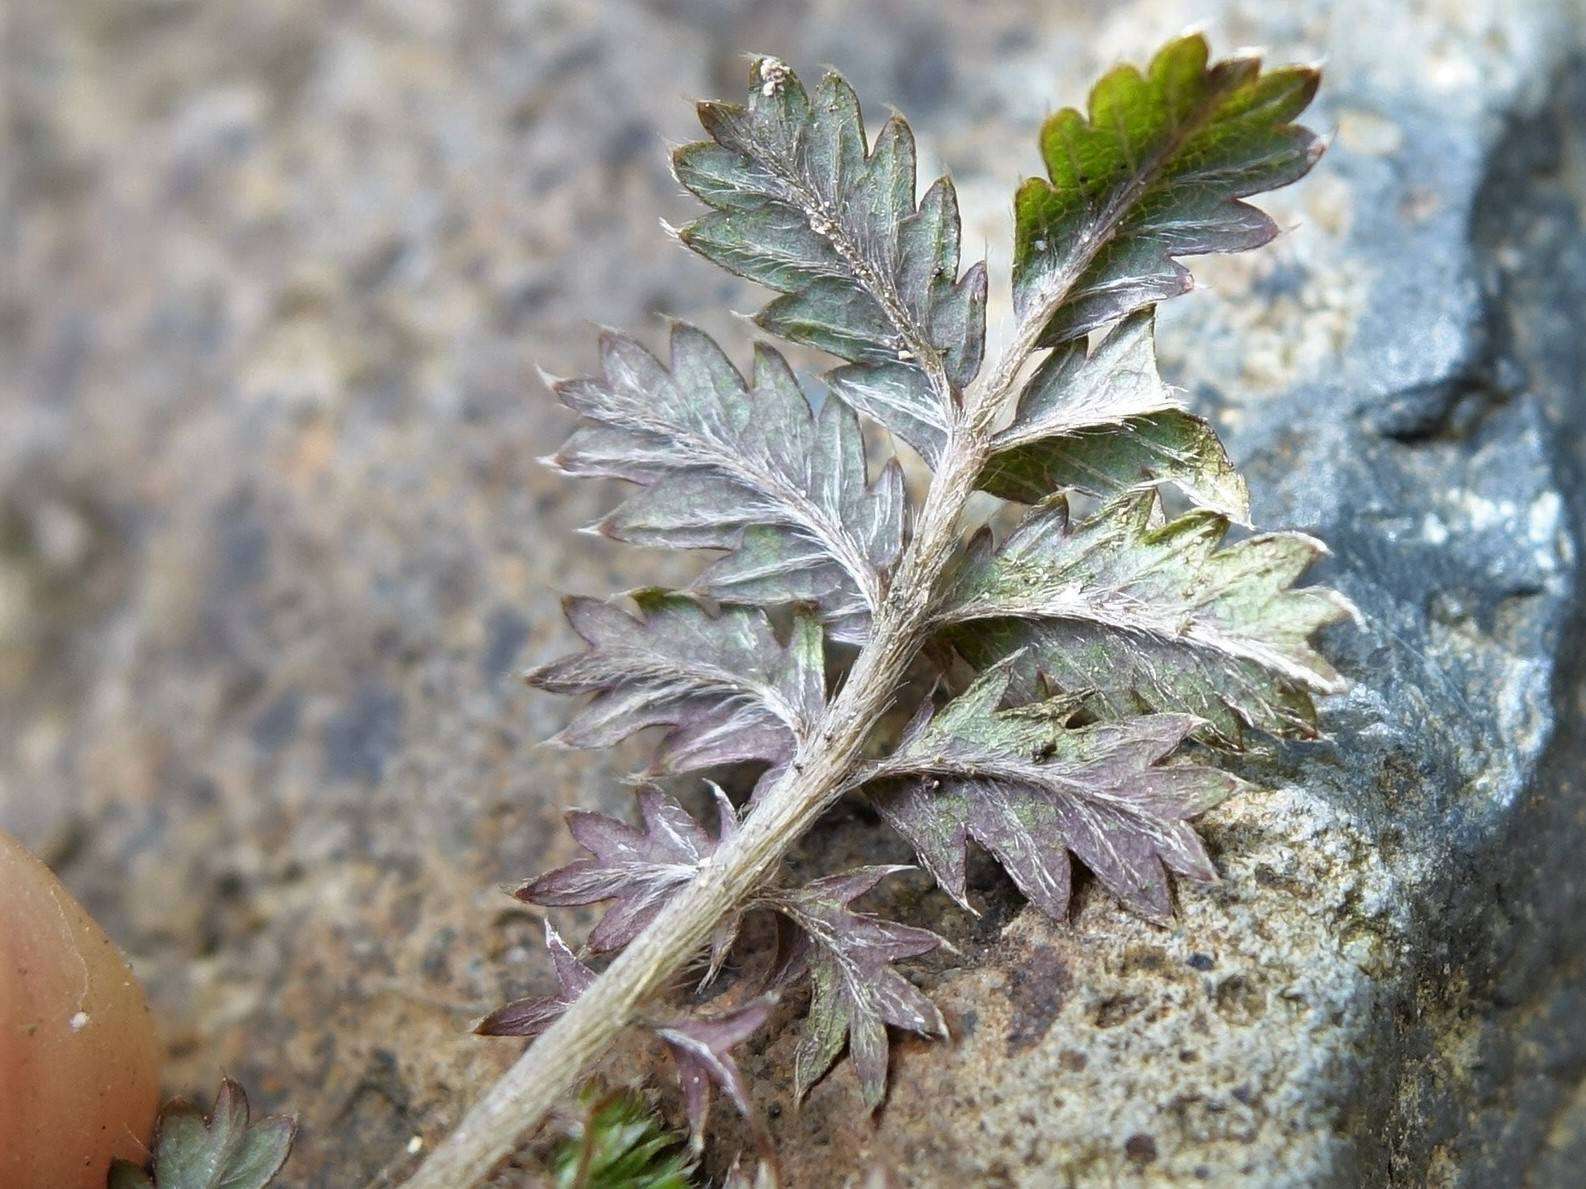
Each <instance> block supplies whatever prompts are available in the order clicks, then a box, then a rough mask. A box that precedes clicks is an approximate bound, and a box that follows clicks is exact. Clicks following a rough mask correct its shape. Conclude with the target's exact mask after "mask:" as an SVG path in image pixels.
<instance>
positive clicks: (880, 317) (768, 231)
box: [672, 58, 986, 457]
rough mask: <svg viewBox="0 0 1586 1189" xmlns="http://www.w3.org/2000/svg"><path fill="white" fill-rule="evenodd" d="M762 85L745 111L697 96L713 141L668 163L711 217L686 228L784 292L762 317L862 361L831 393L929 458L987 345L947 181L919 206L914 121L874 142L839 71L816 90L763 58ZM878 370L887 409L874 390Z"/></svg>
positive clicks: (706, 248) (713, 253) (897, 124)
mask: <svg viewBox="0 0 1586 1189" xmlns="http://www.w3.org/2000/svg"><path fill="white" fill-rule="evenodd" d="M751 84H752V89H751V91H750V93H749V98H748V101H747V103H745V104H735V103H716V102H706V103H701V104H700V105H699V117H700V122H701V123H702V124H703V125H704V126H705V130H706V131H707V132H708V133H709V134H710V136H711V138H712V139H711V140H709V141H701V142H698V143H695V144H690V145H684V146H683V147H682V148H680V149H678V150H677V151H676V152H675V153H674V154H673V158H672V166H673V171H674V172H675V173H676V175H677V178H678V180H679V181H680V182H681V183H682V184H683V185H684V186H685V187H687V188H688V189H689V190H690V191H692V192H693V193H694V194H695V195H697V196H698V197H699V198H700V199H701V200H702V201H704V202H705V203H706V204H707V205H708V206H710V207H711V208H712V210H711V212H710V213H709V214H707V215H705V216H704V217H703V218H701V219H699V220H697V221H695V222H693V223H691V224H689V225H688V226H687V227H685V228H683V229H682V231H681V232H680V233H679V234H680V236H681V238H682V240H683V242H684V243H685V244H687V245H688V246H689V247H691V248H693V249H694V250H695V251H697V252H699V253H700V254H701V255H703V256H705V257H706V258H708V259H710V260H712V261H714V262H715V263H717V264H719V265H721V266H722V267H723V268H726V269H728V270H729V271H731V272H734V273H737V274H738V275H739V276H743V277H747V278H748V279H750V280H752V281H757V282H759V283H760V284H762V285H765V286H767V287H769V288H771V289H775V290H777V291H778V292H780V293H781V294H782V296H781V297H779V298H777V299H776V300H775V301H773V302H772V303H771V304H770V305H768V306H767V307H766V308H765V309H764V310H762V311H761V312H760V314H759V315H758V316H757V318H756V321H757V322H758V323H759V324H760V325H761V326H762V327H764V328H765V329H767V330H769V331H771V332H772V333H774V334H777V335H780V336H782V337H783V338H786V339H789V340H791V341H793V342H798V343H807V344H809V345H811V346H815V347H819V348H821V349H822V350H825V351H829V352H831V353H832V354H834V355H837V356H838V357H840V358H842V359H846V360H850V361H852V366H850V367H846V368H842V369H840V370H839V371H838V372H836V373H835V374H834V377H833V387H834V389H835V390H836V391H838V392H840V393H842V394H843V396H844V399H847V400H851V401H852V402H853V403H854V404H855V406H856V407H857V408H859V409H860V410H861V411H863V412H866V413H868V414H871V415H873V416H875V417H876V418H877V419H878V420H880V421H882V422H883V423H884V424H886V425H887V426H888V427H889V428H891V429H893V430H894V431H895V432H897V433H898V434H900V435H901V436H903V437H904V438H905V439H906V440H908V441H910V442H911V443H912V444H914V445H916V446H917V447H920V448H921V450H922V452H923V453H926V454H927V456H928V457H930V456H931V451H932V449H933V443H934V442H935V440H936V438H935V435H937V434H939V433H940V431H941V430H942V429H943V428H944V427H945V426H946V425H947V424H948V423H949V421H950V420H951V417H952V414H953V407H954V404H955V400H956V394H957V392H958V391H959V390H960V389H961V388H962V387H963V386H964V385H966V384H967V383H968V382H969V381H970V380H971V379H973V378H974V376H975V374H976V373H977V372H978V371H979V369H980V362H981V353H982V350H983V347H984V341H985V317H986V271H985V266H984V265H983V264H977V265H975V266H974V267H973V268H971V269H970V270H969V271H968V272H967V273H965V274H964V276H963V277H962V278H960V277H959V275H958V266H959V219H958V199H957V196H956V194H955V193H954V190H953V186H952V183H951V182H950V181H948V180H947V179H946V178H942V179H940V180H938V181H937V182H936V183H935V184H933V185H932V186H931V187H930V188H929V189H928V190H927V191H926V193H925V196H924V197H923V198H922V199H921V200H920V202H919V205H918V206H916V205H915V150H914V136H913V133H911V132H910V131H909V126H908V125H907V124H906V123H904V122H903V120H902V119H900V118H898V117H893V118H892V119H890V120H888V121H887V122H886V124H885V125H883V126H882V128H881V131H880V132H879V133H877V135H876V139H875V143H874V145H868V146H867V143H866V139H865V130H864V123H863V121H862V119H861V117H860V112H859V101H858V99H857V98H856V97H855V95H854V93H853V90H852V88H850V87H849V86H848V84H847V83H846V82H844V81H843V79H842V78H841V77H840V76H838V75H836V74H834V73H828V74H827V75H826V76H825V77H824V78H822V79H821V81H820V82H819V83H818V84H817V85H816V87H815V89H814V92H813V93H810V92H807V91H806V90H805V89H804V86H803V84H802V83H801V82H800V81H799V80H798V78H797V77H796V76H795V75H794V74H793V72H792V71H791V70H789V69H788V68H787V66H786V65H785V64H784V63H782V62H780V61H779V60H777V59H776V58H760V59H758V60H757V61H756V62H755V64H754V67H753V70H752V73H751ZM880 376H884V377H885V383H884V385H882V387H884V388H885V390H886V392H887V394H888V395H887V398H886V400H885V402H884V403H883V402H881V401H880V400H879V398H878V399H877V400H870V399H869V398H867V396H866V395H865V394H866V393H867V392H868V391H870V390H871V388H872V386H873V385H875V384H877V383H879V377H880Z"/></svg>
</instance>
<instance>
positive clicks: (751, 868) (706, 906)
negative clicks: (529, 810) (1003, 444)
mask: <svg viewBox="0 0 1586 1189" xmlns="http://www.w3.org/2000/svg"><path fill="white" fill-rule="evenodd" d="M1017 370H1018V369H1017V367H1016V366H1015V367H1012V368H1011V369H1010V368H1008V367H1007V366H1006V365H1005V366H1004V367H1002V368H999V369H998V370H997V376H998V377H999V379H1000V382H999V383H998V384H997V386H996V388H988V389H987V390H986V391H987V393H988V394H989V399H984V398H983V399H982V400H980V401H978V402H976V403H975V405H974V406H972V407H971V408H969V409H966V410H965V411H964V412H963V413H962V414H961V417H962V421H961V423H960V424H959V426H957V427H955V429H954V431H953V433H952V434H951V436H950V438H949V441H948V446H947V449H946V451H945V453H944V456H943V460H942V463H941V466H940V468H939V469H938V470H937V472H936V474H935V476H934V477H933V479H932V480H931V486H930V490H929V492H928V493H927V494H926V498H925V502H924V505H923V507H922V508H921V510H920V517H919V521H918V523H917V524H916V526H915V534H914V538H913V540H912V541H911V542H910V544H909V547H908V549H907V550H906V551H905V552H904V555H903V558H902V560H901V561H900V563H899V566H898V570H897V573H896V575H895V577H894V579H893V582H892V586H891V589H890V590H889V591H888V593H887V597H886V598H885V599H883V600H882V602H881V604H880V606H879V607H877V609H876V612H875V616H874V620H873V623H872V625H871V633H870V638H869V640H868V641H867V642H866V643H865V645H864V647H863V648H861V650H860V652H859V656H858V658H857V659H856V660H855V662H854V666H853V668H852V669H851V670H850V671H849V674H848V678H847V680H846V681H845V682H844V683H843V686H842V689H841V690H840V691H839V692H838V694H837V696H836V698H835V699H833V701H832V702H831V703H830V704H829V705H828V706H827V708H826V711H825V713H824V715H823V716H822V718H821V720H820V722H819V723H818V724H817V725H816V728H815V730H814V731H813V732H812V733H811V735H810V737H809V738H808V739H807V740H805V741H804V743H803V744H802V746H801V747H800V749H799V752H798V754H797V755H796V756H795V758H794V761H793V763H792V764H791V765H790V766H789V767H788V769H787V772H786V773H785V774H784V775H783V777H782V778H781V780H779V781H778V782H777V783H776V784H775V785H774V786H773V787H772V789H771V790H770V791H769V792H767V793H766V794H765V796H764V797H763V799H762V800H761V802H760V803H759V804H758V805H757V806H756V807H755V809H754V811H753V812H752V813H751V814H750V815H749V817H748V819H747V820H746V821H745V822H744V824H743V827H742V828H741V829H740V830H739V831H738V833H737V834H736V835H735V836H734V837H733V838H732V839H731V840H730V841H729V842H728V843H727V844H726V845H725V846H723V847H722V848H721V849H720V850H718V851H717V852H716V854H715V855H714V856H713V857H712V859H711V860H710V861H709V862H708V863H707V864H706V865H705V866H704V867H702V868H701V870H700V874H699V876H698V878H696V879H695V880H694V881H693V882H692V883H690V884H689V885H688V886H687V887H685V888H683V889H682V890H681V891H680V892H678V894H677V895H676V896H675V897H673V899H672V900H671V901H670V903H668V904H667V906H666V907H665V908H664V909H663V910H662V911H661V913H660V915H658V916H657V917H656V918H655V920H654V921H652V922H651V924H650V925H649V927H648V928H646V929H645V930H644V932H643V933H641V934H640V935H639V936H638V937H636V938H635V939H634V940H633V941H632V942H631V943H630V944H629V945H628V947H627V948H626V949H624V950H623V951H622V953H621V954H619V955H618V956H617V958H616V960H615V961H613V962H612V963H611V965H610V966H608V967H607V968H606V969H605V970H604V971H603V972H602V973H601V975H600V976H599V977H598V978H597V979H596V980H595V982H594V983H593V984H592V985H591V986H590V987H589V989H588V990H586V991H585V992H584V993H583V994H582V995H580V996H579V997H578V999H577V1001H576V1002H574V1003H573V1005H572V1006H571V1007H570V1008H568V1010H567V1012H566V1014H564V1015H563V1016H562V1017H561V1018H560V1019H559V1020H557V1021H556V1023H554V1024H552V1025H551V1027H550V1028H548V1029H547V1030H546V1031H545V1032H544V1033H543V1034H542V1035H541V1036H540V1037H539V1038H538V1039H537V1040H535V1041H534V1043H533V1044H531V1045H530V1046H529V1048H528V1049H527V1050H525V1051H524V1053H523V1055H522V1056H521V1057H519V1058H518V1060H517V1063H516V1064H514V1065H513V1066H512V1068H511V1069H509V1070H508V1071H507V1072H506V1073H505V1074H504V1075H503V1076H502V1077H501V1080H500V1081H498V1082H497V1083H496V1084H495V1085H494V1086H493V1087H491V1089H490V1091H489V1093H487V1094H486V1095H485V1096H484V1097H483V1098H482V1099H480V1100H479V1101H478V1102H477V1103H476V1104H475V1105H474V1106H473V1107H472V1109H470V1110H469V1112H468V1113H467V1115H466V1116H465V1117H464V1118H463V1120H462V1122H461V1123H460V1124H458V1126H457V1128H456V1130H455V1131H453V1132H452V1133H451V1135H449V1136H448V1137H447V1138H446V1140H445V1141H444V1142H442V1144H441V1145H440V1146H439V1147H437V1148H436V1149H435V1151H434V1152H433V1153H432V1154H431V1155H430V1157H429V1159H428V1160H426V1161H425V1162H424V1164H423V1165H422V1166H421V1167H420V1168H419V1170H418V1172H417V1173H415V1174H414V1176H413V1178H412V1179H411V1180H410V1181H408V1185H409V1186H410V1187H411V1189H463V1187H465V1186H470V1185H474V1184H477V1183H478V1182H479V1181H481V1180H483V1179H484V1178H485V1177H487V1176H488V1175H489V1174H490V1171H491V1169H492V1168H494V1167H495V1165H496V1163H497V1162H498V1161H499V1160H501V1159H502V1158H503V1157H505V1156H506V1155H507V1154H508V1153H510V1152H511V1151H512V1150H513V1149H514V1148H515V1147H516V1146H517V1144H518V1140H519V1138H520V1137H521V1136H522V1135H524V1133H526V1132H528V1131H529V1130H530V1129H532V1128H534V1127H536V1126H537V1125H538V1124H539V1123H540V1121H541V1120H542V1119H543V1118H544V1117H545V1115H546V1114H547V1112H549V1111H550V1109H551V1108H552V1107H553V1106H554V1105H555V1104H556V1103H557V1102H558V1101H560V1100H562V1099H563V1098H565V1097H566V1096H567V1095H568V1094H569V1093H570V1092H571V1091H572V1090H573V1088H574V1087H575V1086H576V1085H577V1083H578V1081H579V1079H580V1078H581V1077H582V1076H583V1073H584V1070H585V1069H586V1068H587V1067H588V1065H589V1064H590V1063H591V1062H592V1061H594V1060H595V1059H596V1058H597V1057H599V1056H600V1055H601V1054H602V1053H603V1052H605V1050H606V1049H607V1048H608V1047H609V1046H610V1044H611V1043H612V1041H613V1040H615V1039H616V1037H617V1035H618V1034H619V1033H620V1032H621V1031H622V1030H623V1029H624V1028H625V1027H627V1026H628V1024H629V1023H630V1022H631V1021H632V1020H633V1018H634V1014H635V1012H636V1010H637V1009H638V1007H639V1005H640V1004H641V1003H642V1002H643V1001H644V1000H645V999H646V998H647V997H648V996H650V995H651V994H653V993H654V992H655V991H657V990H658V989H660V988H661V987H662V986H663V985H665V984H666V982H667V981H668V980H669V979H671V978H672V976H673V975H675V974H676V973H677V971H678V970H679V969H680V968H681V967H682V966H683V965H684V964H685V963H686V962H688V960H689V959H690V958H692V957H693V956H694V955H695V954H696V953H697V952H699V950H700V949H702V948H703V947H704V946H705V945H706V944H707V943H708V942H709V939H710V935H711V932H712V930H713V929H714V928H715V926H716V923H717V922H718V921H719V920H720V919H721V918H722V916H723V915H725V914H726V913H728V912H730V911H732V909H734V908H735V907H737V906H738V905H740V904H742V903H744V902H745V901H746V900H748V899H749V897H750V896H751V895H752V894H753V893H754V892H755V890H756V889H758V888H759V887H760V886H761V884H763V883H764V882H765V881H766V880H767V879H768V878H769V877H770V876H771V875H772V873H773V872H775V871H776V869H777V867H778V865H779V864H780V863H781V861H782V857H783V856H784V855H785V854H786V853H787V851H788V850H789V849H790V848H791V847H792V846H793V844H794V843H795V842H797V841H798V839H799V838H800V837H801V836H802V835H803V833H804V832H805V830H807V829H808V828H809V827H810V826H811V825H812V824H814V822H815V821H816V819H818V818H819V817H820V816H821V815H822V814H823V813H824V812H825V811H826V810H827V809H828V808H830V807H831V805H832V803H833V802H834V801H836V800H837V799H838V798H839V797H841V796H842V794H843V792H844V791H845V790H846V788H847V787H848V784H849V780H850V778H851V777H852V774H853V771H854V768H855V765H856V762H857V760H858V758H859V754H860V749H861V748H862V747H863V745H864V742H865V739H866V737H867V736H868V735H869V733H870V731H871V729H872V728H873V727H874V726H875V724H876V721H877V720H878V719H879V718H880V717H881V715H882V714H884V713H885V712H886V710H887V709H888V707H889V706H890V705H891V703H892V700H893V698H894V697H895V696H896V695H897V690H898V687H899V686H900V684H901V683H902V680H903V677H904V674H905V672H906V671H907V669H908V667H909V665H910V664H911V663H912V662H913V660H914V657H915V655H916V654H917V653H918V652H919V650H920V648H921V646H922V645H923V644H924V642H925V639H926V636H927V633H928V630H929V625H930V617H931V610H932V600H933V596H934V594H935V593H936V589H937V585H938V581H939V579H940V578H941V576H942V573H943V571H944V570H945V569H946V567H947V564H948V562H949V561H950V560H951V559H952V557H953V556H954V554H955V552H956V549H957V545H958V520H959V514H960V513H961V512H962V511H963V507H964V504H965V502H966V501H967V500H968V498H969V496H970V494H971V493H972V492H973V491H974V488H975V479H976V478H977V477H978V476H979V474H980V471H981V468H982V467H983V466H984V464H985V460H986V452H987V441H988V437H989V434H988V431H987V428H986V425H985V421H986V420H987V418H986V417H985V416H982V415H979V413H978V410H979V409H992V408H996V407H999V406H1000V404H1001V400H1000V398H999V397H998V396H997V391H998V389H1005V388H1006V387H1007V386H1010V385H1011V383H1012V376H1013V374H1014V373H1016V372H1017Z"/></svg>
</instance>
